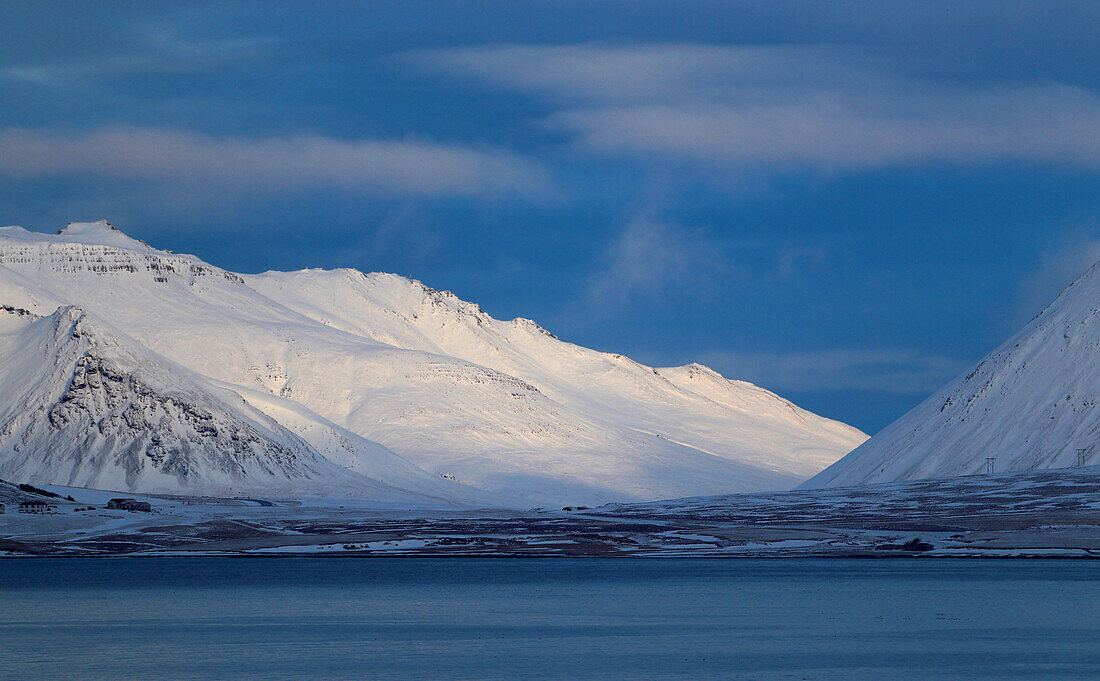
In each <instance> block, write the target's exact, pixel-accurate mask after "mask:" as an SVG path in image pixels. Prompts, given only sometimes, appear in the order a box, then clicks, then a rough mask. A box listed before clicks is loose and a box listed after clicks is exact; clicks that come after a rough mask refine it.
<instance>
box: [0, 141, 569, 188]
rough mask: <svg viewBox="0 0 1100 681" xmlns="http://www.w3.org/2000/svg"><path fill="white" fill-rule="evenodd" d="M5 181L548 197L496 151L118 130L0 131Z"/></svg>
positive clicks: (527, 165)
mask: <svg viewBox="0 0 1100 681" xmlns="http://www.w3.org/2000/svg"><path fill="white" fill-rule="evenodd" d="M0 176H7V177H10V178H40V177H52V176H86V177H91V178H102V177H108V178H116V179H123V180H134V181H141V182H155V183H172V184H184V183H190V184H196V183H197V184H199V185H208V186H209V187H210V188H211V190H212V191H214V190H218V191H255V190H259V191H272V192H274V191H288V190H298V189H307V188H318V187H331V188H338V189H343V190H350V191H359V192H368V193H398V194H403V195H415V196H475V195H477V196H492V197H499V196H503V195H517V196H522V197H526V198H546V197H547V196H549V195H550V194H551V193H552V187H551V185H552V181H551V178H550V175H549V173H548V171H546V170H545V169H544V168H543V167H542V166H540V165H538V164H536V163H534V162H532V161H529V160H527V159H525V158H523V157H521V156H518V155H516V154H513V153H511V152H508V151H505V150H501V149H497V148H493V147H471V146H465V145H459V144H441V143H435V142H428V141H424V140H416V139H407V140H374V139H366V140H340V139H333V138H329V137H321V136H316V135H299V136H290V137H268V138H259V139H253V138H244V137H212V136H207V135H202V134H198V133H193V132H186V131H179V130H159V129H148V128H114V129H108V130H100V131H95V132H90V133H84V134H77V135H59V134H57V133H53V132H49V131H43V130H34V129H24V128H8V129H4V130H0Z"/></svg>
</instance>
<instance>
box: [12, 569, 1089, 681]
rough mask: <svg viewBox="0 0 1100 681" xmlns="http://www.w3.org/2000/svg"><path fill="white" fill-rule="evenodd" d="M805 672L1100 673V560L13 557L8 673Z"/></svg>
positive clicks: (220, 680) (541, 675)
mask: <svg viewBox="0 0 1100 681" xmlns="http://www.w3.org/2000/svg"><path fill="white" fill-rule="evenodd" d="M804 678H805V679H815V680H816V679H844V680H845V681H847V680H849V679H906V680H907V681H908V680H912V679H1025V678H1026V679H1097V678H1100V562H1086V561H1070V560H1029V561H1023V560H926V559H917V560H914V559H909V560H906V559H880V560H837V559H828V560H813V559H787V560H678V559H662V560H600V559H545V560H544V559H529V560H528V559H469V558H464V559H449V558H432V559H419V558H384V559H380V558H354V557H346V558H341V557H325V558H286V557H284V558H148V559H144V558H121V559H13V560H0V679H51V680H53V679H73V680H76V681H99V680H101V679H102V680H106V679H111V680H112V681H117V680H119V679H142V680H144V679H210V680H216V681H230V680H236V679H402V680H404V679H471V680H478V681H491V680H494V679H562V680H566V679H568V680H570V681H574V680H580V679H616V680H619V679H631V680H633V679H693V680H702V679H804Z"/></svg>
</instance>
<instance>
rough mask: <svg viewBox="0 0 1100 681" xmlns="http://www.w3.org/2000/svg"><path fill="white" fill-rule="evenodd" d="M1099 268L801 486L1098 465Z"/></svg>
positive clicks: (1099, 375) (1099, 439)
mask: <svg viewBox="0 0 1100 681" xmlns="http://www.w3.org/2000/svg"><path fill="white" fill-rule="evenodd" d="M1098 403H1100V264H1097V265H1095V266H1093V267H1092V269H1090V270H1089V271H1088V272H1086V273H1085V274H1084V275H1082V276H1081V277H1080V278H1079V279H1077V280H1076V281H1075V282H1073V284H1071V285H1070V286H1069V287H1068V288H1067V289H1066V290H1064V291H1063V292H1062V293H1061V294H1060V295H1059V296H1058V298H1057V299H1056V300H1055V301H1054V302H1053V303H1051V304H1050V305H1049V306H1048V307H1047V308H1046V309H1045V310H1043V311H1042V312H1040V313H1039V314H1038V315H1037V316H1036V317H1035V318H1033V319H1032V320H1031V321H1030V322H1029V323H1028V324H1027V326H1025V327H1024V329H1023V330H1022V331H1020V332H1019V333H1017V334H1016V335H1015V336H1013V337H1012V338H1010V339H1008V340H1007V341H1005V343H1004V344H1002V345H1001V346H1000V347H999V348H997V349H996V350H994V351H993V352H991V353H990V354H989V355H987V356H986V357H985V358H984V359H982V361H980V362H979V363H978V364H977V365H976V366H974V367H973V368H971V369H970V370H968V371H967V372H966V373H965V374H963V375H962V376H959V377H958V378H956V379H955V380H954V381H952V382H951V383H949V384H948V385H946V386H945V387H944V388H942V389H941V390H939V391H938V392H936V393H935V394H934V395H932V396H931V397H929V398H928V399H927V400H925V401H924V402H922V403H921V404H919V405H918V406H917V407H916V408H914V409H913V410H912V411H910V412H909V413H907V414H905V415H904V416H902V417H901V418H900V419H898V420H897V421H895V422H894V423H892V424H890V425H889V426H887V427H886V428H885V429H883V430H882V432H880V433H879V434H878V435H875V436H874V437H873V438H871V439H870V440H868V441H867V442H865V443H864V444H863V445H861V446H860V447H858V448H857V449H855V450H854V451H853V452H852V453H850V454H848V455H847V456H845V457H844V458H843V459H841V460H840V461H838V462H836V463H835V464H833V465H832V466H829V467H828V468H827V469H825V470H824V471H822V472H821V473H819V474H817V475H816V476H814V477H813V478H811V479H810V480H808V481H807V482H806V483H804V484H803V485H802V487H804V488H815V487H841V486H847V485H861V484H866V483H876V482H894V481H901V480H919V479H925V478H949V477H955V476H960V475H973V474H975V473H982V472H985V471H986V458H987V457H988V458H993V459H995V461H994V462H993V466H994V470H995V471H996V472H998V473H1000V472H1010V471H1032V470H1040V469H1050V468H1067V467H1070V466H1075V465H1077V463H1078V460H1077V450H1079V449H1083V450H1085V451H1084V452H1083V454H1084V456H1085V460H1084V464H1085V465H1094V464H1097V463H1100V446H1098V445H1100V407H1098V406H1097V405H1098Z"/></svg>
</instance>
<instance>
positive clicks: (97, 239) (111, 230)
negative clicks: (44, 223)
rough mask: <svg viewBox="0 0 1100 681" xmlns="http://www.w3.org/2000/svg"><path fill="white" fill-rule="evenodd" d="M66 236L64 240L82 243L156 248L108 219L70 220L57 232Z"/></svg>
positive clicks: (135, 248) (141, 248)
mask: <svg viewBox="0 0 1100 681" xmlns="http://www.w3.org/2000/svg"><path fill="white" fill-rule="evenodd" d="M57 235H58V236H60V237H64V238H63V239H62V240H63V241H69V242H73V243H81V244H90V245H91V244H95V245H102V246H115V247H117V248H126V249H130V250H139V251H153V250H156V249H154V248H153V247H152V246H150V245H149V244H147V243H145V242H144V241H141V240H140V239H135V238H133V237H130V236H127V235H126V234H124V233H123V232H122V231H121V230H119V228H118V227H115V226H114V225H113V224H111V223H110V222H107V221H106V220H97V221H96V222H70V223H69V224H68V225H66V226H65V228H64V229H62V230H61V231H59V232H58V233H57Z"/></svg>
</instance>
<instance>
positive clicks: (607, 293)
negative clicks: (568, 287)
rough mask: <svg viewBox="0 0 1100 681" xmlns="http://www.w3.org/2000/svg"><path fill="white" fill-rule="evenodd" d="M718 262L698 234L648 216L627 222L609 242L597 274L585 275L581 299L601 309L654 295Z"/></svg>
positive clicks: (696, 275)
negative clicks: (585, 284) (585, 293)
mask: <svg viewBox="0 0 1100 681" xmlns="http://www.w3.org/2000/svg"><path fill="white" fill-rule="evenodd" d="M720 265H721V260H720V258H719V257H718V256H717V254H716V253H715V251H714V249H713V248H711V247H709V246H708V242H707V240H706V239H705V238H704V236H703V235H702V234H701V232H699V231H698V230H696V231H687V230H684V229H681V228H679V227H677V226H675V225H672V224H670V223H668V222H664V221H661V220H659V219H657V218H655V217H653V216H651V215H642V216H639V217H636V218H635V219H633V220H631V221H630V222H629V223H627V224H626V225H625V226H624V227H623V229H622V230H621V231H620V232H619V233H618V234H617V235H616V236H615V238H614V239H613V240H612V242H611V243H610V244H609V246H608V249H607V253H606V255H605V258H604V260H603V262H602V264H601V269H600V271H599V273H598V274H596V275H594V276H593V277H591V278H590V279H589V285H588V291H587V303H588V306H589V307H596V308H602V307H606V306H609V305H614V304H620V303H623V302H626V301H629V300H631V299H633V298H636V297H646V296H656V295H658V294H660V293H662V292H663V291H666V290H667V289H668V288H670V287H673V286H679V285H684V284H686V283H690V282H692V281H694V280H697V279H699V278H700V277H702V276H703V275H705V274H707V273H713V272H714V271H715V269H716V268H718V267H719V266H720Z"/></svg>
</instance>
